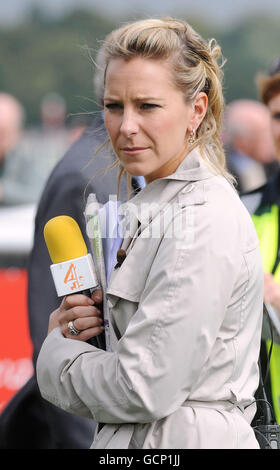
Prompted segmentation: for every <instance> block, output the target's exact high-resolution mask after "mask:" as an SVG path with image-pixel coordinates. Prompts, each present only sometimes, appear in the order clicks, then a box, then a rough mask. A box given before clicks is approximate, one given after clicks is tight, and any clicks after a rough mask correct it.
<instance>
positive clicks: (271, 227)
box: [242, 59, 280, 424]
mask: <svg viewBox="0 0 280 470" xmlns="http://www.w3.org/2000/svg"><path fill="white" fill-rule="evenodd" d="M257 85H258V90H259V96H260V99H261V101H262V102H263V104H264V105H265V106H266V108H267V110H268V112H269V116H270V129H271V134H272V138H273V143H274V152H275V155H276V158H277V160H278V162H280V59H277V60H276V61H275V62H274V63H273V65H272V67H271V68H270V70H269V72H268V73H266V74H259V75H258V76H257ZM262 137H263V136H262V134H260V135H259V139H258V140H260V141H261V139H262ZM264 138H265V139H266V134H264ZM242 200H243V202H244V204H245V205H246V207H247V208H248V210H249V211H250V212H251V213H252V217H253V221H254V223H255V227H256V230H257V233H258V236H259V240H260V248H261V253H262V259H263V267H264V272H265V274H264V300H265V302H266V303H267V304H269V305H270V306H272V308H274V309H275V311H276V312H277V314H278V315H279V317H280V264H279V262H280V219H279V208H280V169H279V168H278V169H277V170H276V171H275V173H274V174H273V175H272V176H271V177H270V179H269V180H268V182H267V183H266V184H265V185H264V186H262V187H260V188H257V189H256V190H255V191H252V192H251V193H250V194H248V195H245V196H244V197H243V198H242ZM264 318H265V321H264V327H263V340H262V346H261V364H262V372H263V375H264V377H263V378H265V375H266V371H267V367H268V351H269V348H270V345H271V335H270V333H269V329H268V326H267V320H266V317H264ZM275 333H276V331H275ZM269 365H270V381H268V382H266V384H265V385H266V394H267V396H268V399H269V401H270V402H271V403H272V404H273V408H274V412H275V415H276V419H277V422H278V423H279V424H280V338H279V335H278V334H274V344H273V349H272V355H271V359H270V364H269Z"/></svg>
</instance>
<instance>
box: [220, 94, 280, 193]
mask: <svg viewBox="0 0 280 470" xmlns="http://www.w3.org/2000/svg"><path fill="white" fill-rule="evenodd" d="M223 140H224V144H225V147H226V158H227V166H228V169H229V171H230V172H231V173H232V174H233V175H234V176H235V178H236V180H237V190H238V192H239V193H240V194H243V193H245V192H248V191H251V190H254V189H256V188H258V187H260V186H261V185H263V184H265V182H266V181H267V177H268V176H269V175H270V173H271V172H272V171H274V170H275V167H276V166H277V167H278V164H277V162H275V155H274V149H273V142H272V137H271V132H270V120H269V112H268V110H267V108H266V106H264V105H263V104H262V103H260V102H258V101H253V100H236V101H233V102H231V103H230V104H229V105H228V106H227V107H226V112H225V124H224V135H223Z"/></svg>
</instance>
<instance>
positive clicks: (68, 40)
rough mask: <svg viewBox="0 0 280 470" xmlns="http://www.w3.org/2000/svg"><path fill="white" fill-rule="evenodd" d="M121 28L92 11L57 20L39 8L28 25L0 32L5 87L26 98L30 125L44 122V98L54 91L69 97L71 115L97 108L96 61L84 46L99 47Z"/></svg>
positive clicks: (1, 74) (1, 83) (1, 84)
mask: <svg viewBox="0 0 280 470" xmlns="http://www.w3.org/2000/svg"><path fill="white" fill-rule="evenodd" d="M115 26H116V25H115V24H114V23H113V21H110V20H108V19H105V18H103V17H100V16H98V15H97V14H92V13H89V12H86V11H76V12H74V13H72V14H70V15H68V16H66V17H64V18H62V19H60V20H58V21H55V20H50V19H47V18H45V17H44V16H42V13H41V12H40V10H38V9H36V10H34V9H33V10H32V15H30V16H29V19H28V20H27V21H26V22H25V23H23V24H21V25H20V26H16V27H14V28H8V29H2V30H0V57H1V64H0V88H1V90H3V91H7V92H9V93H11V94H13V95H15V96H16V97H17V98H18V99H19V100H20V101H21V103H22V104H23V105H24V107H25V109H26V111H27V119H28V121H27V124H37V123H38V122H39V120H40V102H41V99H42V98H43V96H44V95H45V94H47V93H49V92H53V91H55V92H57V93H59V94H61V95H62V96H63V97H64V99H65V100H66V102H67V111H68V112H69V113H79V112H83V111H89V112H90V111H92V110H96V109H97V107H96V105H95V104H94V93H93V84H92V76H93V64H92V62H91V59H90V57H89V55H88V53H87V52H86V50H85V49H84V48H83V46H85V45H87V46H88V47H89V48H90V49H92V50H93V51H95V50H97V49H98V44H97V40H100V39H102V38H104V36H105V35H106V34H107V33H108V32H109V31H111V30H112V29H113V28H114V27H115ZM93 54H94V52H93Z"/></svg>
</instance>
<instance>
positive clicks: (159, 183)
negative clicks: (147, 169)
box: [126, 148, 217, 227]
mask: <svg viewBox="0 0 280 470" xmlns="http://www.w3.org/2000/svg"><path fill="white" fill-rule="evenodd" d="M215 174H217V172H215V170H214V169H212V167H211V166H210V164H207V161H206V160H205V159H203V157H202V155H201V153H200V151H199V149H198V148H195V149H193V150H192V151H191V152H190V153H189V154H188V155H186V157H185V158H184V160H183V161H182V162H181V164H180V165H179V166H178V168H177V170H176V171H175V172H174V173H172V174H171V175H169V176H166V177H165V178H159V179H157V180H154V181H152V182H151V183H149V184H148V185H147V186H146V187H145V188H144V189H142V191H140V192H139V193H138V194H137V195H136V196H134V197H133V198H132V199H130V200H129V201H128V202H127V203H126V207H127V210H128V212H129V216H130V222H131V223H133V220H134V219H135V220H134V224H135V226H136V222H137V223H138V221H140V223H141V224H143V227H144V226H146V225H147V224H148V223H149V222H150V221H151V220H152V219H153V218H154V217H155V216H156V214H157V213H158V212H159V211H160V210H161V209H163V207H164V206H165V205H166V204H167V203H168V202H170V201H171V200H173V199H174V198H175V197H176V195H177V194H178V193H179V192H180V191H181V190H182V189H183V187H184V186H186V184H188V183H190V182H195V181H201V180H205V179H208V178H211V177H213V176H214V175H215ZM171 181H172V184H170V182H171Z"/></svg>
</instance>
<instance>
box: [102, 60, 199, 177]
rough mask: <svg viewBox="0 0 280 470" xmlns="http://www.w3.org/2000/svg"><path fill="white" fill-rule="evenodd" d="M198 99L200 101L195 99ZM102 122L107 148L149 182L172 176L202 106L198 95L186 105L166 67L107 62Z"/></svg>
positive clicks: (146, 62) (155, 62)
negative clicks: (108, 145) (104, 127)
mask: <svg viewBox="0 0 280 470" xmlns="http://www.w3.org/2000/svg"><path fill="white" fill-rule="evenodd" d="M200 95H201V96H200ZM104 107H105V109H104V118H105V125H106V128H107V130H108V133H109V136H110V139H111V142H112V145H113V148H114V151H115V153H116V154H117V156H118V157H119V160H120V161H121V163H122V165H123V167H124V168H125V169H126V170H127V172H128V173H129V174H131V175H135V176H137V175H142V176H145V179H146V182H147V183H149V182H151V181H153V180H154V179H156V178H162V177H164V176H168V175H170V174H171V173H173V172H174V171H175V170H176V168H177V167H178V165H179V164H180V163H181V161H182V160H183V159H184V157H185V156H186V154H187V150H188V138H189V135H190V131H191V130H192V129H194V130H195V129H197V127H198V126H199V124H200V122H201V121H202V119H203V117H204V115H205V113H206V107H207V97H206V95H205V94H204V93H199V96H198V97H197V98H196V99H195V100H194V102H193V103H192V104H187V103H186V101H185V99H184V96H183V93H182V92H181V91H180V90H178V89H177V88H176V87H175V86H174V85H173V83H172V76H171V70H170V65H169V64H168V63H167V62H162V61H160V60H153V59H145V58H142V57H135V58H133V59H130V60H128V61H125V60H124V59H121V58H117V59H112V60H111V61H110V62H109V65H108V68H107V72H106V80H105V93H104Z"/></svg>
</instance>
